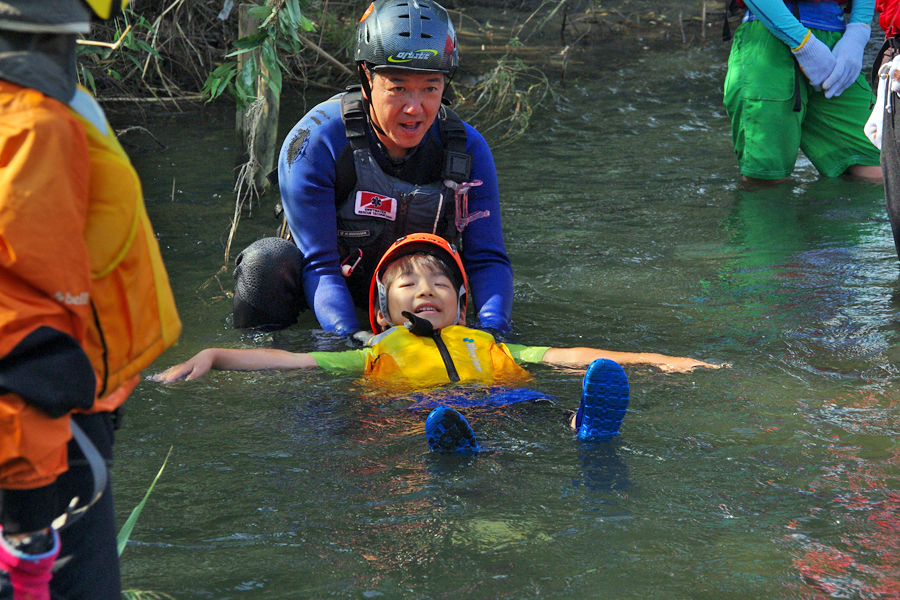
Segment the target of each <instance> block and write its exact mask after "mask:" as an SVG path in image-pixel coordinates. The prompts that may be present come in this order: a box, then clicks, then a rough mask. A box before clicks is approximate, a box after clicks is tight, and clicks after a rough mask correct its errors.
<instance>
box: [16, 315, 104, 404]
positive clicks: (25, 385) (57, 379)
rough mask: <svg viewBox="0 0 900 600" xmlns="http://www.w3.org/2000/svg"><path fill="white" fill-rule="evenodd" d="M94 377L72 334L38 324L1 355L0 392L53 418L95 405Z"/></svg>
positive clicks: (88, 362) (85, 356)
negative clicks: (12, 396) (10, 393)
mask: <svg viewBox="0 0 900 600" xmlns="http://www.w3.org/2000/svg"><path fill="white" fill-rule="evenodd" d="M96 388H97V380H96V377H95V376H94V368H93V367H92V366H91V362H90V360H89V359H88V357H87V354H85V353H84V350H83V349H82V348H81V346H80V345H79V344H78V342H77V341H76V340H75V338H73V337H72V336H70V335H68V334H66V333H63V332H62V331H59V330H57V329H53V328H52V327H47V326H46V325H45V326H42V327H38V328H37V329H35V330H34V331H32V332H31V333H29V334H28V335H27V336H25V338H24V339H23V340H22V341H21V342H19V343H18V344H17V345H16V347H15V348H13V349H12V351H11V352H10V353H9V354H7V355H6V356H4V357H2V358H0V394H2V393H8V392H12V393H14V394H17V395H18V396H19V397H21V398H22V399H23V400H25V401H26V402H28V403H29V404H31V405H34V406H37V407H38V408H40V409H41V410H43V411H44V412H45V413H47V414H48V415H50V417H52V418H54V419H55V418H58V417H61V416H63V415H64V414H66V413H68V412H69V411H71V410H74V409H76V408H82V409H88V408H90V407H91V406H93V404H94V394H95V392H96Z"/></svg>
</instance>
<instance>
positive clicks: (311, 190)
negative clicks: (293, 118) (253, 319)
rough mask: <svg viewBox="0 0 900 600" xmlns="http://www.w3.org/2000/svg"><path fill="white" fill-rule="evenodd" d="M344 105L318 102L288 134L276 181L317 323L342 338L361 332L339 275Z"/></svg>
mask: <svg viewBox="0 0 900 600" xmlns="http://www.w3.org/2000/svg"><path fill="white" fill-rule="evenodd" d="M343 132H344V127H343V123H342V122H341V120H340V101H329V102H326V103H323V104H320V105H319V106H318V107H316V108H314V109H313V110H312V111H311V112H310V113H309V114H308V115H306V116H305V117H304V118H303V119H301V120H300V122H299V123H298V124H297V125H296V126H295V127H294V129H293V130H291V132H290V133H289V134H288V137H287V139H285V141H284V145H283V146H282V148H281V153H280V156H279V159H278V181H279V187H280V189H281V197H282V204H283V206H284V211H285V214H286V215H287V220H288V225H289V226H290V229H291V233H292V234H293V236H294V240H295V241H296V242H297V246H298V247H299V248H300V251H301V252H302V253H303V257H304V261H303V289H304V291H305V293H306V299H307V301H308V302H309V305H310V306H311V307H312V308H313V310H314V311H315V313H316V318H317V319H318V321H319V324H320V325H321V326H322V328H323V329H325V330H326V331H332V332H335V333H338V334H341V335H346V334H349V333H351V332H353V331H356V330H359V329H361V327H360V324H359V319H358V318H357V316H356V309H355V307H354V305H353V298H352V297H351V295H350V291H349V290H348V289H347V284H346V282H345V280H344V276H343V275H342V274H341V269H340V257H339V255H338V247H337V208H336V206H335V197H334V194H335V191H334V188H335V163H336V161H337V157H338V156H340V153H341V151H342V150H343V148H344V146H346V144H347V138H346V136H345V135H344V133H343Z"/></svg>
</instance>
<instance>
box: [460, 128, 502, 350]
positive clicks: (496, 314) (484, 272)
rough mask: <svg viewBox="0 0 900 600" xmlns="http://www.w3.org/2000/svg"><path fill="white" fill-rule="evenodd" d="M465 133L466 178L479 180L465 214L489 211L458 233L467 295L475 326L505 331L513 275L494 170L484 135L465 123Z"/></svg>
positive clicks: (470, 196) (492, 159) (473, 189)
mask: <svg viewBox="0 0 900 600" xmlns="http://www.w3.org/2000/svg"><path fill="white" fill-rule="evenodd" d="M466 135H467V142H466V150H467V151H468V152H470V153H471V154H472V157H473V162H472V173H471V176H470V179H472V180H475V179H480V180H481V181H482V182H483V184H482V185H481V186H479V187H475V188H472V189H471V190H470V191H469V214H472V213H475V212H478V211H489V212H490V216H488V217H484V218H481V219H476V220H475V221H472V222H471V223H469V225H468V226H467V227H466V228H465V230H463V234H462V257H463V262H464V263H465V266H466V274H467V275H468V278H469V288H470V290H469V292H470V294H471V295H470V298H471V299H472V302H473V304H474V305H475V313H476V315H477V323H476V326H478V327H482V328H489V329H495V330H497V331H499V332H501V333H507V332H509V329H510V320H511V316H512V298H513V276H512V265H511V263H510V260H509V256H508V255H507V254H506V246H505V245H504V243H503V225H502V223H501V221H500V190H499V187H498V185H497V169H496V167H495V166H494V157H493V155H492V154H491V150H490V148H489V147H488V145H487V142H486V141H485V140H484V137H483V136H482V135H481V134H480V133H478V132H477V131H476V130H475V129H474V128H473V127H471V126H470V125H469V124H468V123H467V124H466Z"/></svg>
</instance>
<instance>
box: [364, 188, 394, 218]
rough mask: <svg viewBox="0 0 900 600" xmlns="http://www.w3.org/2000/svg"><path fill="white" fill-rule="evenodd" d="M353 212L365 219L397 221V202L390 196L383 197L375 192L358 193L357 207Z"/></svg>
mask: <svg viewBox="0 0 900 600" xmlns="http://www.w3.org/2000/svg"><path fill="white" fill-rule="evenodd" d="M353 212H355V213H356V214H358V215H362V216H364V217H375V218H376V219H387V220H388V221H396V220H397V200H396V199H395V198H391V197H390V196H382V195H381V194H376V193H374V192H363V191H359V192H356V205H355V206H354V207H353Z"/></svg>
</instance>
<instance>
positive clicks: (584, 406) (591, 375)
mask: <svg viewBox="0 0 900 600" xmlns="http://www.w3.org/2000/svg"><path fill="white" fill-rule="evenodd" d="M629 396H630V390H629V388H628V377H627V376H626V375H625V371H623V370H622V367H620V366H619V364H618V363H617V362H615V361H612V360H608V359H606V358H598V359H597V360H595V361H594V362H592V363H591V366H589V367H588V370H587V373H585V374H584V383H583V384H582V392H581V406H579V407H578V412H577V413H576V414H575V430H576V431H577V435H578V439H580V440H590V441H594V440H597V441H599V440H608V439H611V438H614V437H615V436H617V435H619V427H621V426H622V420H623V419H624V418H625V412H626V411H627V410H628V398H629Z"/></svg>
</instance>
